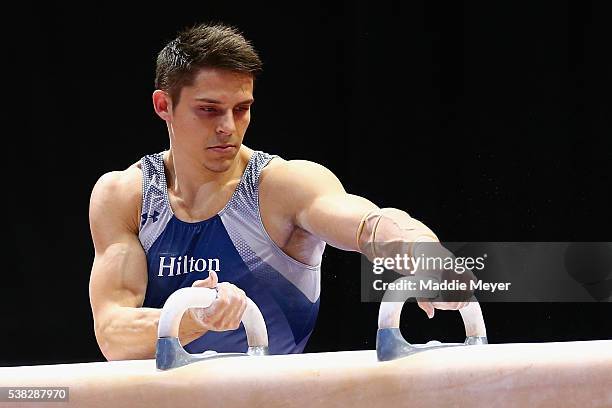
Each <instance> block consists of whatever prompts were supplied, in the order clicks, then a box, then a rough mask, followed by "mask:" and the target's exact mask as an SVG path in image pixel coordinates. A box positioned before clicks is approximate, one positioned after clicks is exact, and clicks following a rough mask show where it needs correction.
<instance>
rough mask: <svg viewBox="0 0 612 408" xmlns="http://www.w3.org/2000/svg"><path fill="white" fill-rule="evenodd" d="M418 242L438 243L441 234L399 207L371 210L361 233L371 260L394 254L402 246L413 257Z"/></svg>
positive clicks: (363, 249) (360, 239)
mask: <svg viewBox="0 0 612 408" xmlns="http://www.w3.org/2000/svg"><path fill="white" fill-rule="evenodd" d="M418 242H438V237H437V236H436V234H434V232H433V231H432V230H431V229H429V228H428V227H427V226H426V225H425V224H423V223H422V222H420V221H419V220H417V219H415V218H412V217H411V216H410V215H408V213H406V212H405V211H402V210H398V209H396V208H382V209H377V210H373V211H371V212H369V213H368V214H367V215H366V216H365V217H363V219H362V220H361V224H360V225H359V230H358V232H357V243H358V246H359V250H360V251H361V253H363V254H364V255H365V256H366V257H368V259H369V260H370V261H372V260H373V259H374V258H376V257H383V258H391V257H394V256H395V255H396V254H397V253H398V245H400V246H402V247H403V248H405V249H406V252H407V253H408V255H409V256H412V255H413V249H414V243H418ZM395 244H396V245H395Z"/></svg>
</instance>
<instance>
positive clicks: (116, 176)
mask: <svg viewBox="0 0 612 408" xmlns="http://www.w3.org/2000/svg"><path fill="white" fill-rule="evenodd" d="M141 201H142V170H141V169H140V166H139V165H138V164H137V163H135V164H133V165H131V166H130V167H128V168H127V169H125V170H119V171H110V172H108V173H105V174H103V175H102V176H101V177H100V178H99V179H98V181H97V182H96V184H95V186H94V188H93V191H92V193H91V202H90V206H91V207H97V208H100V209H103V211H104V212H106V211H113V212H115V211H117V212H119V213H124V214H127V215H129V216H130V217H131V216H132V215H133V213H134V212H135V210H136V209H140V206H141Z"/></svg>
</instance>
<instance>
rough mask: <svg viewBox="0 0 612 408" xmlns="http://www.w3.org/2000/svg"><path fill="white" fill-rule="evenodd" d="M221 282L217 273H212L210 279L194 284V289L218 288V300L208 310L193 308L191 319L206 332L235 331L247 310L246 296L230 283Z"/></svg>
mask: <svg viewBox="0 0 612 408" xmlns="http://www.w3.org/2000/svg"><path fill="white" fill-rule="evenodd" d="M218 282H219V277H218V276H217V273H216V272H214V271H211V272H210V273H209V275H208V278H206V279H204V280H197V281H195V282H193V285H191V286H192V287H198V288H211V289H215V288H217V292H218V293H217V298H216V299H215V300H214V301H213V303H212V304H211V305H210V306H209V307H207V308H191V309H189V313H190V314H191V318H192V319H193V320H194V321H196V322H197V323H199V324H200V325H201V326H202V327H203V328H205V329H206V330H212V331H226V330H235V329H237V328H238V327H239V326H240V321H241V320H242V315H243V314H244V310H245V309H246V305H247V301H246V294H245V293H244V291H243V290H242V289H240V288H239V287H237V286H235V285H233V284H231V283H229V282H221V283H218Z"/></svg>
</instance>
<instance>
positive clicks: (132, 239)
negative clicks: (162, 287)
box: [89, 175, 147, 326]
mask: <svg viewBox="0 0 612 408" xmlns="http://www.w3.org/2000/svg"><path fill="white" fill-rule="evenodd" d="M129 183H130V180H129V179H128V180H127V181H126V180H125V177H119V176H117V175H109V176H103V177H102V178H101V179H100V180H99V181H98V183H97V184H96V186H95V187H94V190H93V192H92V197H91V202H90V211H89V216H90V227H91V235H92V239H93V243H94V248H95V258H94V262H93V267H92V270H91V276H90V281H89V296H90V302H91V308H92V312H93V315H94V321H95V323H96V326H99V325H100V324H103V323H104V322H105V320H107V319H110V318H112V314H113V312H114V311H116V309H117V308H120V307H141V306H142V303H143V301H144V295H145V291H146V286H147V273H146V271H147V265H146V256H145V253H144V250H143V248H142V246H141V244H140V241H139V240H138V236H137V234H138V225H137V218H136V217H137V213H138V211H139V206H138V204H137V202H136V198H137V194H138V192H137V191H136V192H134V193H133V194H131V193H130V191H131V190H130V184H129ZM132 184H133V183H132Z"/></svg>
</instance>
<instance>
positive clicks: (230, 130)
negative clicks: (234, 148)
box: [217, 110, 236, 136]
mask: <svg viewBox="0 0 612 408" xmlns="http://www.w3.org/2000/svg"><path fill="white" fill-rule="evenodd" d="M235 132H236V122H235V121H234V111H232V110H229V111H227V112H226V113H225V114H224V115H223V116H221V117H220V118H219V123H218V124H217V133H218V134H219V135H226V136H231V135H233V134H234V133H235Z"/></svg>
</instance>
